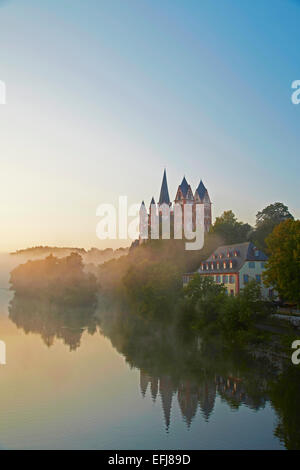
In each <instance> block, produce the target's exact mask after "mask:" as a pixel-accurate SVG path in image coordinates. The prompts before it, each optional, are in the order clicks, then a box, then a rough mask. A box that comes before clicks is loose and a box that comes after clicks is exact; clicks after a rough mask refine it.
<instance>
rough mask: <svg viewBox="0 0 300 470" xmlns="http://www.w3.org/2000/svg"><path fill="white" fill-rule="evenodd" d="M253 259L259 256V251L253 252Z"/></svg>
mask: <svg viewBox="0 0 300 470" xmlns="http://www.w3.org/2000/svg"><path fill="white" fill-rule="evenodd" d="M254 254H255V257H256V258H257V257H258V256H259V250H254Z"/></svg>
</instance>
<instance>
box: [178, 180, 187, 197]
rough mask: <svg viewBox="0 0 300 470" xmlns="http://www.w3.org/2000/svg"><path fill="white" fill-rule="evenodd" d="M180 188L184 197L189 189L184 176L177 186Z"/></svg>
mask: <svg viewBox="0 0 300 470" xmlns="http://www.w3.org/2000/svg"><path fill="white" fill-rule="evenodd" d="M179 188H180V189H181V192H182V195H183V197H186V195H187V192H188V189H189V184H188V182H187V180H186V179H185V176H184V177H183V180H182V181H181V185H180V186H179Z"/></svg>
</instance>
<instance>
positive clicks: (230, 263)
mask: <svg viewBox="0 0 300 470" xmlns="http://www.w3.org/2000/svg"><path fill="white" fill-rule="evenodd" d="M229 267H230V269H232V261H230V262H229Z"/></svg>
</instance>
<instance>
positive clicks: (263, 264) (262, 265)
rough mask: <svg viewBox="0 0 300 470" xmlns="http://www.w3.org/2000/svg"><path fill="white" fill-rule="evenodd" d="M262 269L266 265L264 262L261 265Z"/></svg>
mask: <svg viewBox="0 0 300 470" xmlns="http://www.w3.org/2000/svg"><path fill="white" fill-rule="evenodd" d="M260 267H261V268H262V269H264V267H265V263H264V262H263V261H262V262H261V263H260Z"/></svg>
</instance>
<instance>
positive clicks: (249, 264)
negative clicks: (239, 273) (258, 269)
mask: <svg viewBox="0 0 300 470" xmlns="http://www.w3.org/2000/svg"><path fill="white" fill-rule="evenodd" d="M248 266H249V268H252V269H253V268H255V262H254V261H249V263H248Z"/></svg>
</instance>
